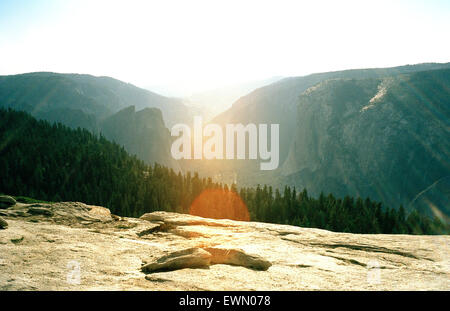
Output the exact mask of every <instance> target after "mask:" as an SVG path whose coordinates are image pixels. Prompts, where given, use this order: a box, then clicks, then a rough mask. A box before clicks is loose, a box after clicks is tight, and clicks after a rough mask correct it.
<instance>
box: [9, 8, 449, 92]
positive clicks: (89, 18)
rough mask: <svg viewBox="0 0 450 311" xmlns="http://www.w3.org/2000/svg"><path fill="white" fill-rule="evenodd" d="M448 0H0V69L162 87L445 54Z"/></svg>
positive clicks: (195, 87) (197, 87)
mask: <svg viewBox="0 0 450 311" xmlns="http://www.w3.org/2000/svg"><path fill="white" fill-rule="evenodd" d="M449 34H450V1H448V0H444V1H433V0H431V1H430V0H424V1H417V0H407V1H395V0H389V1H384V0H375V1H362V0H356V1H343V0H340V1H335V0H331V1H318V0H311V1H298V0H297V1H280V0H275V1H263V0H257V1H247V0H246V1H244V0H238V1H234V0H222V1H213V0H204V1H197V0H189V1H186V0H181V1H172V0H161V1H132V0H126V1H111V0H108V1H106V0H105V1H95V0H89V1H87V0H64V1H62V0H61V1H51V0H42V1H31V0H0V75H4V74H16V73H23V72H32V71H55V72H77V73H89V74H93V75H106V76H111V77H114V78H117V79H120V80H123V81H126V82H130V83H133V84H136V85H138V86H141V87H147V88H149V87H151V86H155V87H156V86H160V87H164V88H166V89H170V90H171V91H172V92H173V93H174V94H177V95H179V94H181V93H189V92H192V93H194V92H199V91H202V90H206V89H211V88H216V87H219V86H223V85H228V84H235V83H239V82H244V81H251V80H260V79H264V78H268V77H272V76H294V75H305V74H309V73H313V72H321V71H331V70H339V69H349V68H363V67H388V66H395V65H403V64H412V63H420V62H449V61H450V40H449Z"/></svg>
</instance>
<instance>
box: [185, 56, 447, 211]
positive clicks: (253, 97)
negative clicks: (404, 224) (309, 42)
mask: <svg viewBox="0 0 450 311" xmlns="http://www.w3.org/2000/svg"><path fill="white" fill-rule="evenodd" d="M449 120H450V63H446V64H435V63H430V64H419V65H408V66H401V67H394V68H384V69H358V70H346V71H338V72H328V73H319V74H313V75H309V76H305V77H295V78H285V79H282V80H280V81H278V82H275V83H273V84H271V85H268V86H265V87H262V88H260V89H257V90H255V91H254V92H252V93H250V94H248V95H247V96H244V97H242V98H241V99H239V100H238V101H237V102H236V103H234V104H233V106H232V107H231V108H230V109H229V110H227V111H225V112H224V113H222V114H220V115H219V116H217V117H216V118H214V119H213V121H212V122H214V123H219V124H222V125H225V124H227V123H242V124H248V123H255V124H259V123H269V124H270V123H278V124H280V167H279V169H278V170H275V171H271V172H261V171H259V166H258V161H250V160H247V161H245V160H239V161H225V163H221V161H217V162H216V163H215V165H214V166H213V165H210V166H209V167H213V170H215V174H217V169H219V168H223V170H224V172H223V173H222V175H225V174H228V175H229V174H231V172H235V173H236V174H237V178H236V180H237V182H238V183H239V184H241V185H255V184H257V183H260V184H266V183H267V184H272V185H274V186H278V187H279V186H283V185H286V184H288V185H294V186H297V187H298V188H303V187H306V188H307V189H308V191H310V192H311V193H312V194H314V195H317V194H319V193H320V192H321V191H323V192H325V193H328V192H332V193H333V194H336V195H340V196H342V195H346V194H349V195H354V196H356V195H360V196H370V197H371V198H373V199H376V200H381V201H383V202H384V203H385V204H387V205H389V206H393V207H398V206H399V205H400V204H403V205H404V206H405V207H407V206H408V207H410V208H413V205H414V204H416V203H417V201H416V203H411V201H412V200H413V198H414V197H415V196H416V195H418V194H419V193H420V192H421V191H423V190H424V189H426V188H427V187H429V186H430V185H431V184H433V183H434V182H436V181H437V180H439V179H440V178H443V177H445V176H449V175H450V163H449V158H450V157H449V155H450V145H449V142H450V132H449V126H450V121H449ZM192 166H193V167H195V168H196V169H198V170H200V171H202V170H203V168H204V166H202V165H200V164H199V163H195V162H192ZM204 173H205V174H210V172H204ZM428 193H434V194H435V193H436V191H434V192H433V191H431V192H428ZM431 197H433V196H430V197H428V198H427V199H426V200H427V201H428V202H430V204H428V208H425V207H424V206H423V204H422V207H421V209H422V210H424V209H427V210H428V211H427V212H428V213H434V214H436V212H433V211H432V209H433V208H431V206H432V205H433V204H434V203H433V202H434V199H433V198H431ZM434 197H436V195H434ZM444 197H445V198H447V201H446V202H445V203H443V202H444V201H445V200H443V199H442V195H440V198H439V199H437V200H438V201H439V204H437V205H436V206H435V208H434V210H436V209H439V210H441V211H442V212H443V214H446V215H450V198H449V195H448V193H447V194H446V195H445V196H444ZM423 201H424V200H423V198H422V202H423ZM435 203H438V202H435Z"/></svg>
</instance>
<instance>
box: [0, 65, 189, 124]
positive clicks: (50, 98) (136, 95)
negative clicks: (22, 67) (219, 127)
mask: <svg viewBox="0 0 450 311" xmlns="http://www.w3.org/2000/svg"><path fill="white" fill-rule="evenodd" d="M129 106H135V107H136V110H142V109H144V108H149V107H152V108H158V109H160V110H161V111H162V115H163V118H164V122H165V124H166V125H167V126H169V127H171V126H172V125H173V124H175V123H179V122H184V123H187V122H188V121H189V122H191V120H192V117H191V110H190V109H189V108H188V107H186V106H185V105H184V104H183V103H182V100H180V99H175V98H168V97H164V96H161V95H158V94H155V93H152V92H150V91H147V90H145V89H141V88H138V87H136V86H134V85H132V84H129V83H125V82H122V81H119V80H116V79H113V78H110V77H95V76H91V75H86V74H60V73H51V72H34V73H26V74H20V75H12V76H0V107H3V108H13V109H15V110H23V111H27V112H29V113H31V114H32V115H34V116H39V117H40V118H44V119H48V120H50V121H54V120H55V117H56V116H58V114H57V113H56V112H57V111H59V110H61V109H67V110H79V111H82V112H83V113H85V114H87V115H93V116H95V117H96V118H97V119H99V120H102V119H103V118H105V117H108V116H110V115H112V114H113V113H116V112H118V111H119V110H121V109H123V108H126V107H129ZM55 111H56V112H55ZM47 115H49V116H50V117H48V118H47ZM72 118H75V116H73V117H72ZM74 120H76V119H74ZM56 121H61V122H63V121H66V120H65V119H60V118H57V119H56ZM74 122H75V121H72V123H74ZM67 125H72V124H70V123H69V124H67ZM75 125H77V124H75ZM81 125H83V123H81V124H80V126H81Z"/></svg>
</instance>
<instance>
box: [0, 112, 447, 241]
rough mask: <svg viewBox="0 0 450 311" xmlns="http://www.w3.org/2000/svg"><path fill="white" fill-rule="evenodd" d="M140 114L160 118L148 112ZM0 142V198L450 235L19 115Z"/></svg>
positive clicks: (422, 220) (361, 203) (369, 207)
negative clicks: (154, 157) (169, 161)
mask: <svg viewBox="0 0 450 311" xmlns="http://www.w3.org/2000/svg"><path fill="white" fill-rule="evenodd" d="M156 111H158V110H156ZM122 113H123V114H124V115H125V123H126V122H127V120H128V118H129V117H130V116H131V117H132V118H141V117H142V116H139V115H136V114H135V112H134V110H133V109H132V108H130V109H127V110H125V111H123V112H122ZM144 113H145V115H144V116H143V117H144V118H150V117H156V118H159V119H160V116H159V117H158V115H157V114H154V113H153V112H152V111H150V110H149V111H145V110H144ZM147 114H148V115H147ZM118 117H120V116H118ZM159 122H162V121H161V120H159ZM151 123H154V122H151ZM0 141H1V142H2V144H1V145H0V171H1V172H2V178H1V179H0V194H1V193H11V194H14V195H16V196H26V197H34V198H38V199H40V200H44V201H61V200H64V201H82V202H86V203H89V204H95V205H102V206H106V207H108V208H110V209H111V211H112V212H113V213H115V214H118V215H121V216H133V217H135V216H139V215H142V214H143V213H146V212H152V211H155V210H165V211H169V212H180V213H189V212H192V206H197V207H198V208H197V212H198V213H196V214H197V215H199V216H207V217H215V218H231V219H237V220H242V219H245V220H248V219H251V220H254V221H265V222H274V223H280V224H292V225H297V226H312V227H317V228H324V229H330V230H334V231H344V232H355V233H410V234H441V233H448V232H449V229H450V228H449V227H448V226H444V225H443V224H442V223H441V222H439V221H438V220H437V219H431V218H428V217H425V216H423V215H420V214H418V213H417V212H412V213H405V211H404V210H403V209H400V210H399V211H395V210H393V209H390V208H384V209H382V204H381V203H379V202H376V201H373V200H370V199H369V198H366V199H364V200H363V199H361V198H352V197H349V196H345V197H344V198H342V199H341V198H336V197H335V196H333V195H332V194H329V195H327V196H326V197H325V196H324V195H320V196H319V197H318V198H314V197H312V196H310V195H308V193H307V191H306V190H303V191H302V192H301V193H298V195H297V193H296V191H295V189H291V188H289V187H286V188H285V189H284V191H283V192H282V193H280V191H279V190H278V189H272V188H271V187H267V186H266V185H265V186H264V187H262V188H261V187H256V188H241V189H239V190H238V189H237V187H236V185H233V186H232V187H231V188H228V187H227V186H226V185H223V184H220V183H215V182H213V181H212V179H210V178H208V179H206V178H199V176H198V175H197V174H190V173H187V174H185V175H182V174H181V173H180V172H178V173H176V172H174V171H173V170H171V169H169V168H167V167H165V166H161V165H160V164H154V165H152V166H150V165H146V164H145V163H143V162H142V161H140V160H138V159H137V158H136V157H134V156H130V155H129V154H128V153H127V152H126V151H125V150H124V149H123V148H121V147H120V146H119V145H116V144H114V143H111V142H110V141H108V140H106V139H105V137H103V136H100V137H97V136H95V135H93V134H92V133H90V132H88V131H87V130H82V129H77V130H73V129H70V128H68V127H65V126H63V125H61V124H57V125H55V124H53V125H52V124H50V123H48V122H46V121H42V120H41V121H37V120H36V119H34V118H33V117H31V116H30V115H28V114H26V113H24V112H16V111H13V110H9V111H5V110H1V109H0ZM0 205H2V203H1V201H0Z"/></svg>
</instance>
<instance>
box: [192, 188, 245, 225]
mask: <svg viewBox="0 0 450 311" xmlns="http://www.w3.org/2000/svg"><path fill="white" fill-rule="evenodd" d="M189 214H191V215H195V216H200V217H206V218H214V219H232V220H242V221H249V220H250V214H249V213H248V209H247V206H246V205H245V203H244V201H242V199H241V197H240V196H239V195H238V194H237V193H236V192H234V191H230V190H223V189H206V190H204V191H203V192H202V193H200V195H199V196H198V197H197V198H195V200H194V201H193V202H192V204H191V207H190V208H189Z"/></svg>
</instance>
